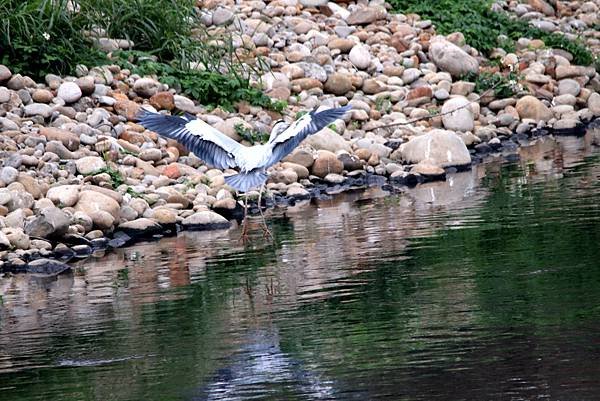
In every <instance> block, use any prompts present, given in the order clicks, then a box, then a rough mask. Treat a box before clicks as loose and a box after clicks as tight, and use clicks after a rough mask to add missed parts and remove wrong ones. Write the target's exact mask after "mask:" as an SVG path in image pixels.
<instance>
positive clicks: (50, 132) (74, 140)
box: [40, 127, 79, 151]
mask: <svg viewBox="0 0 600 401" xmlns="http://www.w3.org/2000/svg"><path fill="white" fill-rule="evenodd" d="M40 134H41V135H43V136H45V137H46V139H47V140H48V141H60V142H62V144H63V145H65V147H66V148H67V149H69V150H71V151H74V150H77V149H79V135H77V134H75V133H73V132H70V131H67V130H64V129H60V128H54V127H41V128H40Z"/></svg>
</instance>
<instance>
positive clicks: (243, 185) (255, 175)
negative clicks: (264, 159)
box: [225, 170, 269, 192]
mask: <svg viewBox="0 0 600 401" xmlns="http://www.w3.org/2000/svg"><path fill="white" fill-rule="evenodd" d="M268 177H269V176H268V175H267V173H265V172H264V171H260V170H254V171H251V172H249V173H238V174H234V175H229V176H227V177H225V183H226V184H227V185H229V186H230V187H232V188H235V189H236V190H237V191H240V192H248V191H249V190H250V189H251V188H258V187H259V186H261V185H262V184H263V183H264V182H265V181H267V178H268Z"/></svg>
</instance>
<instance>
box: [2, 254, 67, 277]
mask: <svg viewBox="0 0 600 401" xmlns="http://www.w3.org/2000/svg"><path fill="white" fill-rule="evenodd" d="M3 270H4V271H7V272H11V273H28V274H35V275H43V276H54V275H58V274H61V273H64V272H67V271H70V270H71V266H69V265H68V264H66V263H63V262H60V261H58V260H54V259H47V258H41V259H36V260H33V261H31V262H29V263H26V264H21V263H11V262H7V263H5V265H4V266H3Z"/></svg>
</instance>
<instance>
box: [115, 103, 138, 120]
mask: <svg viewBox="0 0 600 401" xmlns="http://www.w3.org/2000/svg"><path fill="white" fill-rule="evenodd" d="M113 107H114V108H115V112H116V113H117V114H118V115H120V116H123V117H125V118H127V119H128V120H130V121H135V120H136V117H137V115H138V113H139V111H140V108H141V106H140V105H139V104H137V103H136V102H134V101H131V100H119V101H117V102H116V103H115V105H114V106H113Z"/></svg>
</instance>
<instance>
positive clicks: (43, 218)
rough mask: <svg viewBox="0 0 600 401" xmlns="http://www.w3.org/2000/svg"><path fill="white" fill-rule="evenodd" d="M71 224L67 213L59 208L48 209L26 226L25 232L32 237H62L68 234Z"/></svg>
mask: <svg viewBox="0 0 600 401" xmlns="http://www.w3.org/2000/svg"><path fill="white" fill-rule="evenodd" d="M69 223H70V219H69V216H67V214H66V213H65V212H63V211H62V210H60V209H59V208H57V207H48V208H46V209H43V210H42V212H41V213H40V215H39V216H37V217H36V218H35V219H33V220H31V221H29V222H28V223H27V224H26V225H25V232H26V233H27V234H28V235H29V236H32V237H41V238H46V237H50V236H60V235H62V234H64V233H66V232H67V229H68V228H69Z"/></svg>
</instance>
